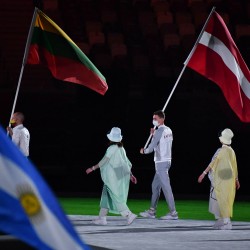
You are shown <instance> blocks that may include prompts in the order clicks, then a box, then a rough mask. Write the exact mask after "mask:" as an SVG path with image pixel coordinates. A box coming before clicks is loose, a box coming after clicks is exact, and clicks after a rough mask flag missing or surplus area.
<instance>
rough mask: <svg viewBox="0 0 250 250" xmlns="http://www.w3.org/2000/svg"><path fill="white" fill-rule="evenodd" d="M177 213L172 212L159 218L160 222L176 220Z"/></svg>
mask: <svg viewBox="0 0 250 250" xmlns="http://www.w3.org/2000/svg"><path fill="white" fill-rule="evenodd" d="M178 219H179V217H178V213H177V212H176V211H174V212H172V213H168V214H167V215H165V216H162V217H160V220H178Z"/></svg>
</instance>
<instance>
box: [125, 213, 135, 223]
mask: <svg viewBox="0 0 250 250" xmlns="http://www.w3.org/2000/svg"><path fill="white" fill-rule="evenodd" d="M136 217H137V215H136V214H132V213H131V214H130V215H129V216H128V218H127V222H128V225H130V224H132V223H133V221H134V220H135V219H136Z"/></svg>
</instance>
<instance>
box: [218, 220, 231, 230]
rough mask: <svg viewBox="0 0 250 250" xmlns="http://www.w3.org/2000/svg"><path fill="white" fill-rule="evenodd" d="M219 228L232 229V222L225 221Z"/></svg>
mask: <svg viewBox="0 0 250 250" xmlns="http://www.w3.org/2000/svg"><path fill="white" fill-rule="evenodd" d="M218 229H219V230H231V229H232V223H231V222H228V223H224V224H223V225H222V226H219V227H218Z"/></svg>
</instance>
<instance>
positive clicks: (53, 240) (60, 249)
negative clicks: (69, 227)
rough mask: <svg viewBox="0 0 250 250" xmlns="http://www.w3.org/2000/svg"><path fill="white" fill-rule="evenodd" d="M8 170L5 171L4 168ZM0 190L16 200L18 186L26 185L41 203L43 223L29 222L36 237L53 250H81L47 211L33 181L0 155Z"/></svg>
mask: <svg viewBox="0 0 250 250" xmlns="http://www.w3.org/2000/svg"><path fill="white" fill-rule="evenodd" d="M5 166H7V168H8V169H6V167H5ZM0 173H1V174H0V188H1V189H3V190H4V191H5V192H6V193H8V194H9V195H11V196H13V197H14V198H16V199H19V197H18V190H17V187H18V185H24V186H25V185H26V186H27V184H28V185H29V186H30V187H31V188H32V190H33V191H34V193H35V195H36V196H37V198H38V199H39V201H40V203H41V207H42V210H43V214H44V215H45V216H44V217H45V218H44V221H41V222H40V221H39V223H34V222H32V220H30V222H31V224H32V225H33V227H34V230H35V231H36V233H37V235H38V237H40V239H41V240H42V241H43V242H45V244H47V245H48V246H50V247H51V248H52V249H55V250H69V249H70V250H73V249H74V250H82V247H81V246H80V245H79V244H78V243H77V242H76V241H75V240H74V239H73V238H72V237H71V235H69V233H68V232H67V231H66V230H65V229H64V227H63V225H62V224H61V223H60V222H59V221H58V219H57V218H56V217H55V216H54V214H53V213H52V212H51V211H50V210H49V208H48V207H47V205H46V203H45V202H44V201H43V200H42V198H41V196H40V194H39V191H38V190H37V188H36V185H35V184H34V182H33V180H31V179H30V178H29V176H27V175H26V174H25V172H24V171H22V169H20V168H19V167H18V166H17V165H16V164H15V163H14V162H12V161H10V160H9V159H8V158H6V157H4V156H3V155H1V154H0Z"/></svg>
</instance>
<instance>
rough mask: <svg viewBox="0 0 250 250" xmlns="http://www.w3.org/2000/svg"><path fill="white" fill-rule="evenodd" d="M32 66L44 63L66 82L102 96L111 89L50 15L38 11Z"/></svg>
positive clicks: (30, 49)
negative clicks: (86, 88) (81, 86)
mask: <svg viewBox="0 0 250 250" xmlns="http://www.w3.org/2000/svg"><path fill="white" fill-rule="evenodd" d="M27 63H28V64H43V65H45V66H47V67H48V68H49V70H50V71H51V73H52V75H53V76H54V77H55V78H57V79H59V80H62V81H68V82H72V83H77V84H80V85H84V86H86V87H88V88H90V89H92V90H94V91H96V92H98V93H100V94H102V95H104V94H105V92H106V91H107V89H108V85H107V83H106V79H105V77H104V76H103V75H102V74H101V72H100V71H99V70H98V69H97V68H96V67H95V66H94V64H93V63H92V62H91V61H90V60H89V59H88V57H87V56H86V55H85V54H84V53H83V52H82V51H81V50H80V48H79V47H78V46H77V45H76V44H75V43H74V42H73V41H72V40H71V39H70V38H69V36H68V35H67V34H66V33H65V32H64V31H63V30H62V29H61V28H60V27H59V26H58V25H57V24H56V23H54V22H53V21H52V20H51V19H50V18H49V17H48V16H46V15H45V14H44V13H43V12H42V11H40V10H38V9H37V13H36V18H35V22H34V28H33V30H32V37H31V43H30V47H29V53H28V57H27Z"/></svg>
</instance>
